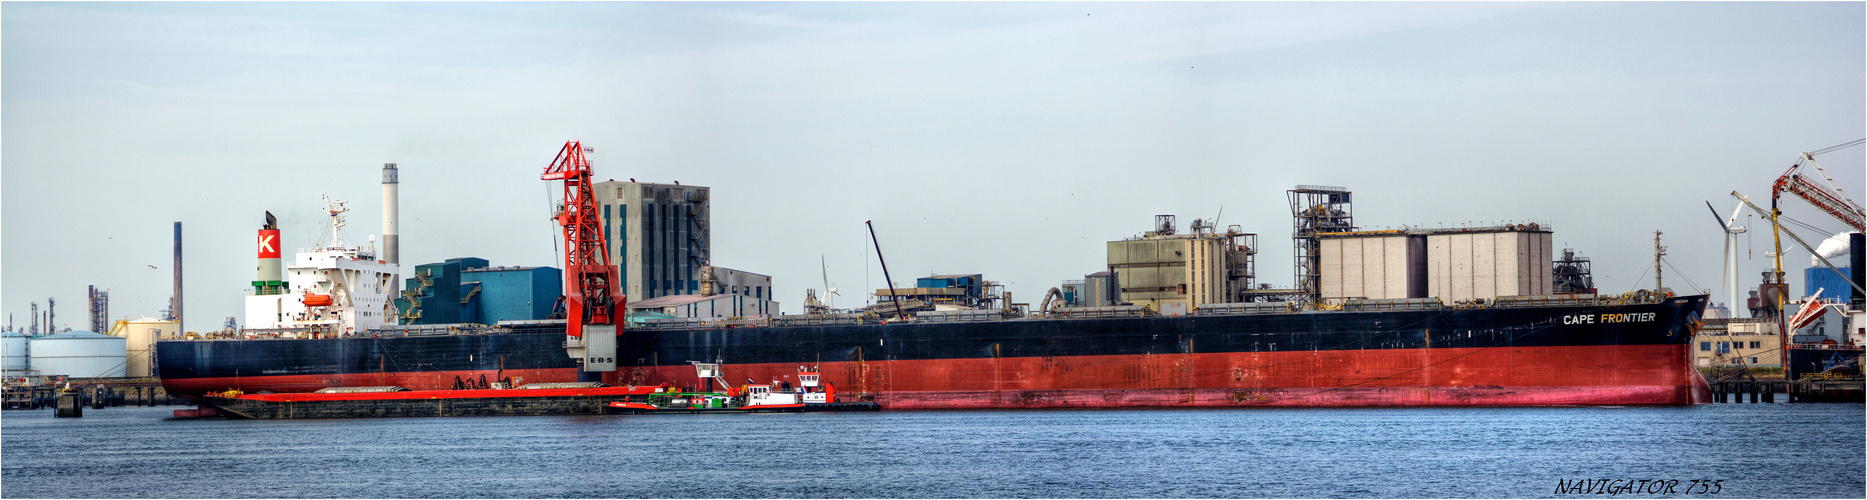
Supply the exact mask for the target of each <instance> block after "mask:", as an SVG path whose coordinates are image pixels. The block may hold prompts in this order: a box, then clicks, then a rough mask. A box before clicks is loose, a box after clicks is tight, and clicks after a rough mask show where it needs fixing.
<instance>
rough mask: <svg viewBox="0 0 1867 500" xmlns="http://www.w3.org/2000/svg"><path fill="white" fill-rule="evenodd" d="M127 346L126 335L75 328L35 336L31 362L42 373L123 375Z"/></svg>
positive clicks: (84, 376) (77, 376) (81, 376)
mask: <svg viewBox="0 0 1867 500" xmlns="http://www.w3.org/2000/svg"><path fill="white" fill-rule="evenodd" d="M127 345H128V342H127V339H124V338H123V337H112V336H109V335H104V334H101V333H92V332H86V331H77V330H73V331H69V332H64V333H60V334H57V335H47V336H44V337H39V338H36V339H32V345H31V346H30V348H31V351H30V352H31V353H32V355H31V359H29V360H28V362H29V363H31V364H32V368H33V369H34V370H38V371H39V374H40V375H47V376H50V375H64V376H67V377H74V378H91V377H122V376H123V375H124V367H125V365H124V361H125V360H126V356H125V355H124V354H125V350H124V349H125V347H126V346H127Z"/></svg>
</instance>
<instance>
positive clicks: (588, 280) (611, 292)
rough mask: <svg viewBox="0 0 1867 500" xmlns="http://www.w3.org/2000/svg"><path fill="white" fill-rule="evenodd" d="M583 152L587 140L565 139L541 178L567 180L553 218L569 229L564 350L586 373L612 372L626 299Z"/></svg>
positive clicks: (566, 243)
mask: <svg viewBox="0 0 1867 500" xmlns="http://www.w3.org/2000/svg"><path fill="white" fill-rule="evenodd" d="M584 152H585V149H584V148H583V143H582V142H579V141H566V142H565V143H564V148H563V149H561V150H558V155H557V158H556V159H553V160H551V165H550V166H547V167H545V171H544V175H543V176H541V177H539V178H540V179H543V180H547V181H550V180H563V181H564V201H563V203H562V204H560V205H558V207H557V213H556V214H555V215H554V217H555V218H556V219H557V222H558V226H559V227H562V228H563V229H564V309H565V317H566V319H567V320H568V321H567V323H566V325H565V328H564V333H565V335H566V337H567V338H566V339H565V343H564V346H565V348H566V350H568V351H569V353H570V355H571V356H572V357H573V358H576V359H578V360H580V361H579V362H581V363H583V371H585V372H608V371H615V370H616V333H617V328H616V323H617V322H616V318H617V316H618V313H619V312H621V311H623V306H624V304H626V298H625V297H623V295H622V290H621V287H620V285H619V284H618V283H616V267H615V266H611V265H610V264H609V251H608V247H606V246H605V245H604V244H603V227H602V226H601V225H600V222H599V220H598V219H597V215H596V193H595V192H594V191H593V190H592V188H591V179H590V177H591V176H590V162H589V161H588V160H586V159H585V158H584V156H583V154H584Z"/></svg>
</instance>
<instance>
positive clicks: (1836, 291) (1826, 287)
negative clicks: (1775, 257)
mask: <svg viewBox="0 0 1867 500" xmlns="http://www.w3.org/2000/svg"><path fill="white" fill-rule="evenodd" d="M1837 264H1838V263H1837ZM1838 269H1840V270H1841V274H1845V275H1848V276H1853V275H1854V274H1853V273H1854V268H1852V267H1842V268H1838ZM1802 283H1803V285H1802V288H1803V291H1802V295H1804V296H1813V295H1815V291H1816V290H1821V291H1822V299H1824V300H1828V301H1830V302H1847V301H1848V297H1851V296H1853V295H1854V288H1853V287H1851V286H1848V280H1845V279H1841V277H1840V276H1835V272H1834V271H1830V270H1828V267H1827V266H1816V267H1811V268H1808V269H1805V270H1803V274H1802Z"/></svg>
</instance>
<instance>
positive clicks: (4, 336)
mask: <svg viewBox="0 0 1867 500" xmlns="http://www.w3.org/2000/svg"><path fill="white" fill-rule="evenodd" d="M26 342H27V338H26V334H24V333H19V332H0V350H4V351H6V363H5V367H4V370H5V371H8V372H17V371H25V370H27V369H29V368H31V367H32V365H29V364H27V362H26V361H27V360H26Z"/></svg>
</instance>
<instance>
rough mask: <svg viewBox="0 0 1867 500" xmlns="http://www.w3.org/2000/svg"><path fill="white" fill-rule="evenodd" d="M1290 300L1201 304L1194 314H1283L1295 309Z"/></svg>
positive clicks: (1194, 310)
mask: <svg viewBox="0 0 1867 500" xmlns="http://www.w3.org/2000/svg"><path fill="white" fill-rule="evenodd" d="M1295 310H1296V309H1295V306H1294V304H1291V303H1289V302H1226V303H1218V304H1200V305H1199V307H1194V308H1193V314H1198V315H1201V316H1209V315H1232V314H1283V313H1288V312H1292V311H1295Z"/></svg>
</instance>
